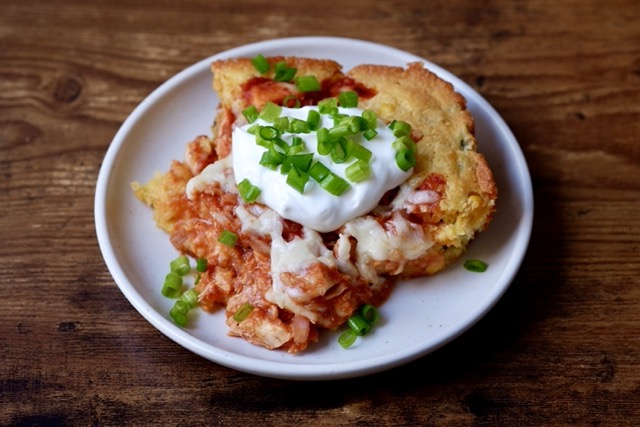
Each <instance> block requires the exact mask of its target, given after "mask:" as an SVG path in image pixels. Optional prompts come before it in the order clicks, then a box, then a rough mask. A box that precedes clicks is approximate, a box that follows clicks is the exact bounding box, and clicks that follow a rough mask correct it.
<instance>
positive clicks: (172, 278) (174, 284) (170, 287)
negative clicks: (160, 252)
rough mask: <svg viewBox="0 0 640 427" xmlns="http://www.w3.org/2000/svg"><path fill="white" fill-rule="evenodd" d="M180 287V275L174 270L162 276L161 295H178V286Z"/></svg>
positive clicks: (168, 296)
mask: <svg viewBox="0 0 640 427" xmlns="http://www.w3.org/2000/svg"><path fill="white" fill-rule="evenodd" d="M181 287H182V276H180V275H179V274H178V273H176V272H173V271H172V272H170V273H168V274H167V275H166V276H165V278H164V284H163V285H162V291H161V293H162V296H165V297H167V298H177V297H178V295H180V288H181Z"/></svg>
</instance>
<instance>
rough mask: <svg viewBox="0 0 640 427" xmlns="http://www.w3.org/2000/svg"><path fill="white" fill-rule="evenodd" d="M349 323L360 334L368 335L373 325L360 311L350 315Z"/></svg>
mask: <svg viewBox="0 0 640 427" xmlns="http://www.w3.org/2000/svg"><path fill="white" fill-rule="evenodd" d="M347 324H348V325H349V327H350V328H351V329H352V330H353V332H355V333H356V335H358V336H360V337H361V336H364V335H367V334H368V333H369V332H371V325H370V324H369V322H367V321H366V320H365V319H364V317H362V315H361V314H360V313H356V314H354V315H352V316H351V317H349V319H348V320H347Z"/></svg>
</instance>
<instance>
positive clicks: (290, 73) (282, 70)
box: [273, 61, 298, 82]
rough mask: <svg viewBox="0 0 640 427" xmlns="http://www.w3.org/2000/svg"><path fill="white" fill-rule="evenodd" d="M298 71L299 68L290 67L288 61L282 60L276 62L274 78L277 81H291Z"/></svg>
mask: <svg viewBox="0 0 640 427" xmlns="http://www.w3.org/2000/svg"><path fill="white" fill-rule="evenodd" d="M297 72H298V69H297V68H295V67H289V66H288V65H287V63H286V62H284V61H280V62H278V63H276V66H275V76H274V78H273V79H274V80H275V81H277V82H290V81H291V80H292V79H293V77H294V76H295V75H296V73H297Z"/></svg>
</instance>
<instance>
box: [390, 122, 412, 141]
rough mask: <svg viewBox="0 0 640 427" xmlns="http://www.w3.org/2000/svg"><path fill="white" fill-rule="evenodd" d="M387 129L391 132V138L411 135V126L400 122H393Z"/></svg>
mask: <svg viewBox="0 0 640 427" xmlns="http://www.w3.org/2000/svg"><path fill="white" fill-rule="evenodd" d="M389 127H390V128H391V130H392V131H393V136H395V137H397V138H399V137H401V136H407V135H409V134H410V133H411V125H410V124H409V123H407V122H403V121H402V120H393V121H392V122H391V124H390V125H389Z"/></svg>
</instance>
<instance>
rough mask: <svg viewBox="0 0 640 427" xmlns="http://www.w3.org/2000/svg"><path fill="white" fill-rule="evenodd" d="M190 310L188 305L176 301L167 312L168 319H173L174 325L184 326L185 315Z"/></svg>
mask: <svg viewBox="0 0 640 427" xmlns="http://www.w3.org/2000/svg"><path fill="white" fill-rule="evenodd" d="M190 308H191V307H189V304H188V303H186V302H184V301H182V300H178V301H176V302H175V304H174V305H173V307H172V308H171V310H170V311H169V317H171V319H173V321H174V322H175V324H176V325H178V326H185V325H186V324H187V313H189V310H190Z"/></svg>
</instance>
